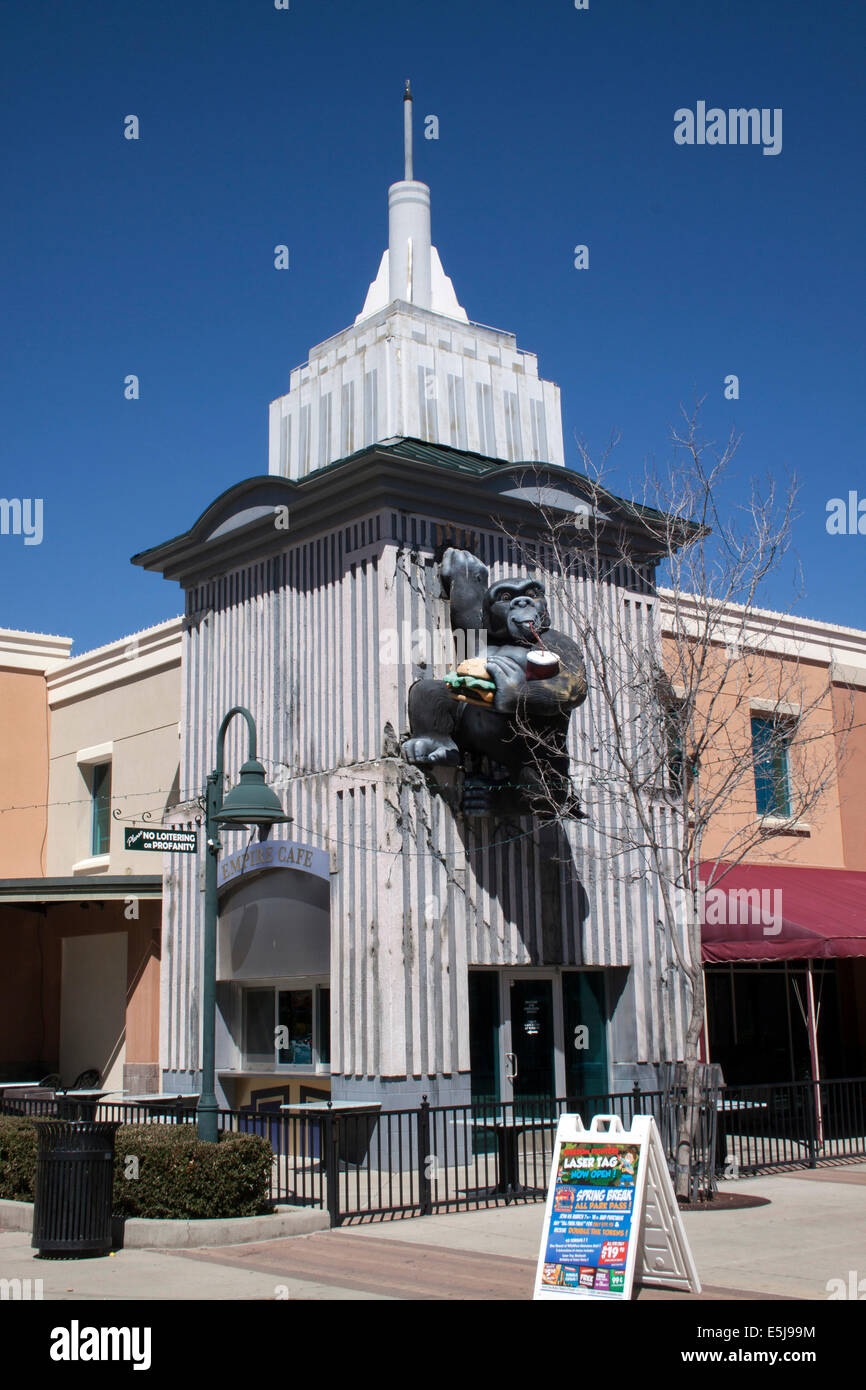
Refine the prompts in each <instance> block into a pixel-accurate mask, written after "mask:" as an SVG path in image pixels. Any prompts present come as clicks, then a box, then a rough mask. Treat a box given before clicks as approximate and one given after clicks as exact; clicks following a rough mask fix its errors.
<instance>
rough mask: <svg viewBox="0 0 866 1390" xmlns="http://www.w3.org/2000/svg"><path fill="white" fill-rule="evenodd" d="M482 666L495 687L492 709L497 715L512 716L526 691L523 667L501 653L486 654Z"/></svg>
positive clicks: (512, 658) (511, 657)
mask: <svg viewBox="0 0 866 1390" xmlns="http://www.w3.org/2000/svg"><path fill="white" fill-rule="evenodd" d="M484 664H485V666H486V667H487V670H488V672H489V674H490V679H491V680H492V681H493V683H494V685H495V686H496V693H495V695H494V696H493V708H494V709H495V710H496V711H497V713H499V714H513V713H514V711H515V710H516V709H517V704H518V700H519V699H520V696H521V695H522V694H523V692H524V691H525V690H526V670H525V667H524V666H522V665H521V664H520V662H519V661H517V660H516V659H515V658H514V657H513V656H508V655H507V654H506V653H505V652H502V651H499V652H496V653H495V654H494V653H488V654H487V655H486V656H485V658H484Z"/></svg>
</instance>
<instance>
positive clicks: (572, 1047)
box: [562, 970, 608, 1096]
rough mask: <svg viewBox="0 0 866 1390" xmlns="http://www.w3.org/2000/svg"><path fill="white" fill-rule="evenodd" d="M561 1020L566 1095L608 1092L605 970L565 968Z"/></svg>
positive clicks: (593, 1094)
mask: <svg viewBox="0 0 866 1390" xmlns="http://www.w3.org/2000/svg"><path fill="white" fill-rule="evenodd" d="M562 1021H563V1033H564V1035H565V1036H564V1039H563V1042H564V1052H565V1093H566V1095H567V1096H605V1095H607V1090H608V1075H607V1008H606V1001H605V976H604V971H602V970H564V971H563V973H562Z"/></svg>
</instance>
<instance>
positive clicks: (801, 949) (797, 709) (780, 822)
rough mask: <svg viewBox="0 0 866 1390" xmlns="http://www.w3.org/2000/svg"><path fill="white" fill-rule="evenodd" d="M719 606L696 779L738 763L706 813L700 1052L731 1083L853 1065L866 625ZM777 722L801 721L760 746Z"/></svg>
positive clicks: (708, 779)
mask: <svg viewBox="0 0 866 1390" xmlns="http://www.w3.org/2000/svg"><path fill="white" fill-rule="evenodd" d="M676 606H677V607H678V611H679V613H680V615H681V620H682V621H683V622H684V623H688V621H689V620H690V618H691V617H692V616H693V614H695V613H697V606H696V605H694V604H690V603H689V602H684V601H683V600H682V598H680V599H679V601H678V603H677V605H676ZM674 607H675V604H674V599H673V596H672V595H668V596H667V599H666V602H665V606H664V608H663V624H664V628H663V642H664V643H665V644H666V645H665V651H666V657H665V660H666V666H667V669H668V671H669V673H671V678H672V681H673V684H674V693H675V694H676V693H677V692H676V670H677V667H678V666H680V662H679V660H678V657H677V644H676V643H675V641H674V639H673V635H672V634H673V618H674ZM727 611H729V612H730V618H731V622H730V630H729V631H727V630H726V629H724V628H723V629H720V631H719V638H720V640H719V642H718V644H714V646H715V650H716V651H717V653H718V664H719V669H718V671H715V672H712V673H711V674H710V676H709V678H708V679H707V681H706V688H705V690H704V691H703V692H702V693H701V694H699V696H698V703H699V705H700V704H701V701H702V700H703V702H704V703H703V709H704V714H705V717H706V709H707V704H706V701H707V700H708V699H709V698H710V694H711V693H712V696H713V698H714V699H715V701H716V703H715V709H714V714H713V716H712V720H711V727H712V729H713V731H714V738H713V755H712V757H710V758H705V759H704V760H703V765H702V778H703V784H704V788H705V789H706V790H708V791H709V793H710V795H712V789H713V784H714V778H715V779H716V780H715V785H716V786H719V785H722V786H724V785H725V782H724V779H725V773H726V770H727V769H728V768H729V767H730V765H731V761H732V760H735V761H736V762H737V763H738V764H739V765H740V766H741V767H742V768H743V769H744V771H745V774H746V775H745V776H743V777H742V778H741V779H740V780H739V782H738V785H737V786H736V788H735V789H734V791H733V794H730V793H728V794H726V795H725V798H724V802H723V804H722V805H721V806H720V807H719V809H718V811H717V812H716V813H715V814H714V815H713V816H712V818H711V820H710V822H709V825H708V828H707V830H706V833H705V834H704V837H703V841H702V844H701V850H700V859H701V870H700V873H701V878H702V881H703V882H704V884H705V885H707V884H710V885H711V884H712V883H713V882H714V881H715V882H716V883H717V884H718V887H717V888H716V890H715V892H714V902H713V908H712V911H711V909H710V897H711V894H712V893H713V890H712V889H710V890H709V891H708V892H707V895H706V916H705V920H704V923H703V929H702V935H703V954H704V973H705V982H706V993H707V1029H706V1032H705V1038H704V1048H705V1056H706V1055H708V1057H709V1060H711V1061H713V1062H718V1063H719V1064H720V1065H721V1066H722V1069H723V1072H724V1075H725V1079H726V1080H727V1081H728V1083H729V1084H730V1083H736V1082H745V1081H747V1080H752V1081H756V1080H764V1081H779V1082H782V1081H795V1080H800V1079H805V1078H808V1077H810V1076H824V1077H833V1076H835V1077H842V1076H854V1075H863V1074H864V1072H866V632H861V631H859V630H857V629H853V628H844V627H838V626H835V625H833V624H830V623H821V622H816V621H813V620H809V619H805V618H799V617H792V616H790V615H785V614H779V613H773V612H762V611H755V610H752V611H751V612H750V613H749V614H748V615H747V617H746V616H744V614H743V611H742V610H740V609H737V608H736V606H734V605H730V606H729V610H726V612H727ZM710 660H712V654H711V657H710ZM773 721H780V722H781V726H782V727H783V728H784V726H785V722H786V721H788V724H789V727H791V728H793V727H794V725H795V724H796V723H799V728H800V730H801V731H802V733H801V734H798V735H796V736H795V735H793V734H792V738H791V747H790V752H789V751H788V750H787V749H786V748H785V747H784V746H782V747H780V746H779V744H778V742H777V741H776V740H775V739H774V743H773V753H772V755H771V756H770V755H767V756H765V755H763V754H762V743H761V739H762V730H763V729H764V728H766V727H767V725H768V723H772V722H773ZM698 723H699V725H700V723H701V720H700V718H699V721H698ZM801 738H802V740H803V741H802V743H800V742H799V740H800V739H801ZM810 783H811V785H812V786H815V785H818V784H820V787H821V792H820V796H818V797H817V798H815V799H813V804H812V805H811V806H810V808H809V810H808V813H807V814H802V813H799V814H798V793H801V794H802V791H803V788H805V787H806V786H808V785H809V784H810ZM800 804H801V805H802V801H801V803H800ZM758 826H761V827H762V828H763V829H764V830H767V831H770V832H771V833H770V835H769V836H768V838H765V839H763V840H761V842H760V843H753V844H751V845H750V846H749V848H748V851H747V852H746V853H745V855H744V857H742V860H741V855H742V852H743V846H744V839H743V837H744V836H748V837H752V836H753V835H754V831H755V829H756V828H757V827H758ZM740 860H741V862H739V861H740ZM732 862H734V863H735V865H736V867H733V868H730V869H729V870H728V871H727V873H726V874H724V876H723V877H719V876H718V875H719V872H720V866H725V865H729V864H731V863H732ZM738 909H739V910H738Z"/></svg>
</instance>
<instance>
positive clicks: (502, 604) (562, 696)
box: [402, 549, 586, 815]
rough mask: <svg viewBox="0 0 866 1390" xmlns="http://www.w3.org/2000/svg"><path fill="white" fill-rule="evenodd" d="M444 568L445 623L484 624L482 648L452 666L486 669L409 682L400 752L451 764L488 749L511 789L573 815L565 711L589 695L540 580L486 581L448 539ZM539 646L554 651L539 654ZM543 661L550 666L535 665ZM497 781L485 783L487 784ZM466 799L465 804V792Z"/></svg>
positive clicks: (413, 759) (575, 652)
mask: <svg viewBox="0 0 866 1390" xmlns="http://www.w3.org/2000/svg"><path fill="white" fill-rule="evenodd" d="M441 575H442V587H443V589H444V590H445V592H446V594H447V595H448V599H449V602H450V607H451V626H452V628H455V629H464V630H465V631H467V632H468V631H475V632H478V631H479V630H482V631H483V632H484V633H485V634H486V638H487V649H486V652H484V653H482V655H481V657H480V658H479V659H478V660H477V661H473V662H470V663H461V666H460V667H459V668H458V672H459V671H461V670H462V669H463V666H464V665H468V666H470V667H471V668H472V671H473V675H474V676H478V675H481V676H483V677H485V678H486V679H483V680H477V679H475V680H468V681H467V680H465V678H463V679H459V678H458V676H457V675H456V674H455V673H452V674H451V675H450V676H448V677H447V678H446V680H419V681H416V682H415V684H414V685H413V686H412V687H411V689H410V691H409V729H410V737H409V738H408V739H407V740H406V741H405V742H404V744H403V746H402V753H403V757H404V758H405V760H406V761H407V762H410V763H415V764H417V765H419V766H430V765H432V766H436V765H439V766H442V765H445V766H448V765H452V766H453V765H455V764H460V763H463V762H464V755H465V754H470V755H474V756H475V757H482V758H486V759H488V760H489V761H490V762H491V763H493V764H498V765H499V768H500V770H501V774H504V780H500V782H499V785H500V786H502V787H508V788H510V789H512V790H514V791H516V792H517V793H518V803H519V804H520V805H521V807H522V808H524V809H525V808H527V807H528V808H529V809H531V810H539V811H541V812H543V811H544V809H545V807H546V808H547V810H548V811H550V810H552V809H553V808H554V807H556V806H559V807H560V808H564V807H566V806H567V807H568V809H569V812H570V813H571V814H576V815H580V814H581V813H580V811H579V810H577V809H575V807H574V802H573V798H572V795H571V791H570V783H569V778H568V753H567V749H566V736H567V733H568V722H569V719H570V717H571V711H572V710H573V709H576V708H577V706H578V705H580V704H582V703H583V701H584V700H585V699H586V671H585V668H584V664H583V658H582V657H581V654H580V650H579V649H578V647H577V645H576V644H575V643H574V642H573V641H572V640H571V638H570V637H566V636H565V634H564V633H562V632H556V631H554V629H552V628H551V626H550V615H549V613H548V609H547V602H546V599H545V595H544V588H543V587H542V585H541V584H540V583H539V582H538V581H537V580H535V579H500V580H498V581H497V582H496V583H495V584H488V579H489V575H488V571H487V566H486V565H484V564H482V562H481V561H480V560H479V559H477V557H476V556H474V555H472V554H471V553H470V552H469V551H468V550H455V549H448V550H446V551H445V554H444V556H443V559H442V568H441ZM545 651H546V652H547V653H552V654H553V655H552V656H547V657H545V656H544V655H543V653H544V652H545ZM539 653H542V655H541V657H540V658H539ZM528 661H529V662H530V669H529V672H528V671H527V662H528ZM545 661H547V662H548V663H549V665H550V666H552V668H553V669H554V670H555V671H556V674H554V675H551V676H547V677H546V678H545V677H544V676H543V675H541V676H540V675H539V672H538V667H539V666H540V667H541V669H542V672H543V669H544V662H545ZM557 667H558V670H557ZM484 668H486V670H485V669H484ZM482 689H483V693H482ZM463 691H465V693H462V692H463ZM458 692H461V693H458ZM481 700H483V701H485V703H480V701H481ZM470 764H471V760H470ZM474 780H475V781H476V783H477V782H478V780H479V779H477V778H475V779H474ZM481 780H483V779H481ZM468 781H469V779H467V782H468ZM496 785H497V783H496V781H495V780H494V781H493V782H492V783H491V782H486V783H485V786H486V788H487V790H488V791H489V790H490V789H491V788H493V787H495V786H496ZM464 809H465V810H469V806H468V805H467V799H466V794H465V793H464ZM473 809H475V810H476V812H477V811H478V810H485V809H489V804H487V805H484V804H483V803H482V805H481V806H479V805H478V804H477V801H476V804H475V806H474V808H473Z"/></svg>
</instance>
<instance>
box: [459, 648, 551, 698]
mask: <svg viewBox="0 0 866 1390" xmlns="http://www.w3.org/2000/svg"><path fill="white" fill-rule="evenodd" d="M558 675H559V657H558V656H557V655H556V653H555V652H549V651H548V650H547V648H546V647H543V646H542V645H541V639H540V638H539V645H538V649H537V650H533V651H531V652H529V653H528V655H527V658H526V679H527V680H528V681H543V680H549V679H550V677H551V676H558ZM445 684H446V685H447V686H448V689H449V692H450V694H451V695H452V696H453V697H454V699H455V700H464V701H466V702H467V703H469V704H473V705H492V704H493V697H494V695H495V694H496V683H495V681H492V680H491V679H490V672H489V671H488V670H487V667H486V665H485V664H484V658H483V657H481V656H473V657H470V658H469V659H468V660H467V661H461V663H460V665H459V666H458V667H457V670H456V671H449V673H448V675H447V676H446V677H445Z"/></svg>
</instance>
